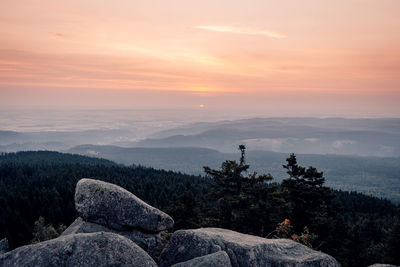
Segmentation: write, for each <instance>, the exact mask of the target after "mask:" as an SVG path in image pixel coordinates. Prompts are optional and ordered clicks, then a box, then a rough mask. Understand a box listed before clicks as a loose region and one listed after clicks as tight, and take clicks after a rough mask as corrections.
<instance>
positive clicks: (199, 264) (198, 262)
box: [171, 251, 232, 267]
mask: <svg viewBox="0 0 400 267" xmlns="http://www.w3.org/2000/svg"><path fill="white" fill-rule="evenodd" d="M208 266H213V267H231V266H232V265H231V260H230V259H229V256H228V254H226V252H225V251H218V252H215V253H211V254H208V255H205V256H201V257H197V258H194V259H191V260H188V261H184V262H180V263H177V264H174V265H172V266H171V267H208Z"/></svg>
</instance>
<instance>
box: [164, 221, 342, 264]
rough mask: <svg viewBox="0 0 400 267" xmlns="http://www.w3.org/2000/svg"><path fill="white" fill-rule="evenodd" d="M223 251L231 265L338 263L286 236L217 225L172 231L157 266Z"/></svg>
mask: <svg viewBox="0 0 400 267" xmlns="http://www.w3.org/2000/svg"><path fill="white" fill-rule="evenodd" d="M221 250H223V251H225V252H226V253H227V254H228V256H229V258H230V261H231V264H232V266H234V267H237V266H310V267H312V266H319V267H339V266H340V264H339V263H338V262H337V261H336V260H335V259H334V258H333V257H331V256H329V255H327V254H324V253H321V252H318V251H314V250H312V249H310V248H308V247H306V246H304V245H301V244H299V243H297V242H294V241H291V240H289V239H266V238H262V237H256V236H251V235H245V234H241V233H238V232H234V231H230V230H226V229H220V228H200V229H196V230H180V231H176V232H175V233H174V234H173V235H172V237H171V240H170V241H169V242H168V244H167V246H166V247H165V249H164V250H163V252H162V254H161V259H160V266H161V267H166V266H171V265H173V264H176V263H179V262H184V261H188V260H191V259H193V258H196V257H200V256H204V255H207V254H211V253H214V252H218V251H221Z"/></svg>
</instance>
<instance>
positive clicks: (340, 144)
mask: <svg viewBox="0 0 400 267" xmlns="http://www.w3.org/2000/svg"><path fill="white" fill-rule="evenodd" d="M355 144H357V142H356V141H354V140H336V141H334V142H333V143H332V147H333V148H341V147H343V146H344V145H355Z"/></svg>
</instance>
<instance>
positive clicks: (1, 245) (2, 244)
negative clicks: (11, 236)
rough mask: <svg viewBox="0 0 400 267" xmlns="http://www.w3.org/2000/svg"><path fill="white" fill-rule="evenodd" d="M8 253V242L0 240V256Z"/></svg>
mask: <svg viewBox="0 0 400 267" xmlns="http://www.w3.org/2000/svg"><path fill="white" fill-rule="evenodd" d="M7 251H8V240H7V238H3V239H2V240H0V254H1V253H6V252H7Z"/></svg>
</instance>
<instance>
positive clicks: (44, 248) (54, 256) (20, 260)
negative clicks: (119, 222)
mask: <svg viewBox="0 0 400 267" xmlns="http://www.w3.org/2000/svg"><path fill="white" fill-rule="evenodd" d="M0 266H27V267H29V266H42V267H44V266H143V267H145V266H157V264H156V263H155V262H154V260H153V259H152V258H151V257H150V256H149V255H148V254H147V253H146V252H145V251H144V250H143V249H141V248H140V247H139V246H138V245H136V244H135V243H133V242H132V241H130V240H129V239H127V238H125V237H123V236H120V235H117V234H113V233H104V232H98V233H92V234H75V235H66V236H61V237H58V238H56V239H52V240H49V241H45V242H41V243H38V244H34V245H28V246H23V247H19V248H17V249H15V250H13V251H10V252H8V253H5V254H0Z"/></svg>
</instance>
